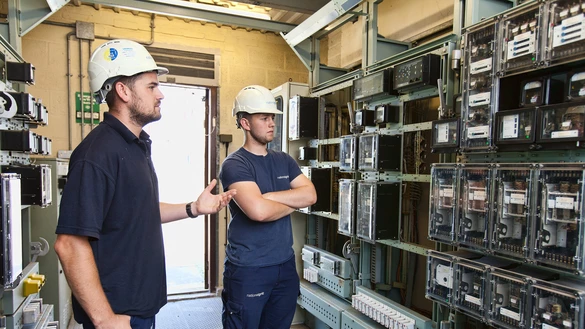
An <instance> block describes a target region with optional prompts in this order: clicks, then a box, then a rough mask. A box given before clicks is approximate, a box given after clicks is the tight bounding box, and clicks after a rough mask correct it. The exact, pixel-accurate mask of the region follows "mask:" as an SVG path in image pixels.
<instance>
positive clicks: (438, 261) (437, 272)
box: [425, 250, 481, 306]
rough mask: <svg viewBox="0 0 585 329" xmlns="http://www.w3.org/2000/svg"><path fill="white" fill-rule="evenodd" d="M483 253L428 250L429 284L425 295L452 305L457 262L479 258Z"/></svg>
mask: <svg viewBox="0 0 585 329" xmlns="http://www.w3.org/2000/svg"><path fill="white" fill-rule="evenodd" d="M480 257H481V255H479V254H475V253H472V252H469V251H465V250H457V251H448V252H439V251H434V250H429V251H428V252H427V285H426V293H425V296H426V298H428V299H431V300H434V301H436V302H439V303H441V304H443V305H447V306H451V305H452V303H453V299H454V298H455V291H454V287H455V269H454V268H455V262H456V261H457V260H458V259H460V258H464V259H477V258H480Z"/></svg>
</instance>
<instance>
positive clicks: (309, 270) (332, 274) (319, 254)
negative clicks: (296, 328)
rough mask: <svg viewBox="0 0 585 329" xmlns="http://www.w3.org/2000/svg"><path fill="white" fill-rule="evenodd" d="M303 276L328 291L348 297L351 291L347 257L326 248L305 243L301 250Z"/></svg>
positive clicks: (349, 264)
mask: <svg viewBox="0 0 585 329" xmlns="http://www.w3.org/2000/svg"><path fill="white" fill-rule="evenodd" d="M301 255H302V259H303V278H304V279H305V280H307V281H309V282H311V283H317V284H318V285H320V286H322V287H323V288H325V289H326V290H328V291H331V292H332V293H334V294H336V295H338V296H340V297H343V298H349V297H350V296H351V293H352V281H351V273H352V271H353V270H352V265H351V262H350V261H349V260H348V259H345V258H343V257H340V256H337V255H335V254H332V253H330V252H327V251H326V250H323V249H320V248H317V247H314V246H309V245H305V246H303V249H302V251H301Z"/></svg>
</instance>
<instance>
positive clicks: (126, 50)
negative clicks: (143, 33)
mask: <svg viewBox="0 0 585 329" xmlns="http://www.w3.org/2000/svg"><path fill="white" fill-rule="evenodd" d="M87 71H88V73H89V87H90V89H91V92H92V93H95V94H96V95H95V96H96V100H97V101H98V102H99V103H101V102H103V101H104V99H105V98H106V94H107V93H108V91H110V89H111V88H112V83H113V82H114V80H115V78H117V77H120V76H127V77H129V76H133V75H135V74H138V73H142V72H151V71H156V72H157V73H158V75H163V74H167V73H169V70H167V69H166V68H164V67H159V66H157V65H156V63H155V62H154V59H153V58H152V56H150V53H149V52H148V50H146V48H144V46H143V45H141V44H139V43H137V42H134V41H131V40H121V39H118V40H111V41H108V42H106V43H104V44H103V45H101V46H99V47H98V48H97V49H96V50H95V51H94V52H93V54H92V55H91V58H90V60H89V65H88V68H87Z"/></svg>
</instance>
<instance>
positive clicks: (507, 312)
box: [500, 307, 520, 321]
mask: <svg viewBox="0 0 585 329" xmlns="http://www.w3.org/2000/svg"><path fill="white" fill-rule="evenodd" d="M500 314H501V315H503V316H506V317H509V318H511V319H514V320H516V321H520V313H517V312H514V311H510V310H509V309H507V308H504V307H502V308H500Z"/></svg>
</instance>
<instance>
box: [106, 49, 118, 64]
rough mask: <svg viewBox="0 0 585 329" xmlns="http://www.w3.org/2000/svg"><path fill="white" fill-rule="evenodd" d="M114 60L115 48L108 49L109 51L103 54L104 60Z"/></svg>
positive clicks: (116, 55) (116, 54)
mask: <svg viewBox="0 0 585 329" xmlns="http://www.w3.org/2000/svg"><path fill="white" fill-rule="evenodd" d="M116 58H118V51H117V50H116V48H110V51H109V52H108V51H106V52H105V53H104V59H105V60H107V61H113V60H115V59H116Z"/></svg>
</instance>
